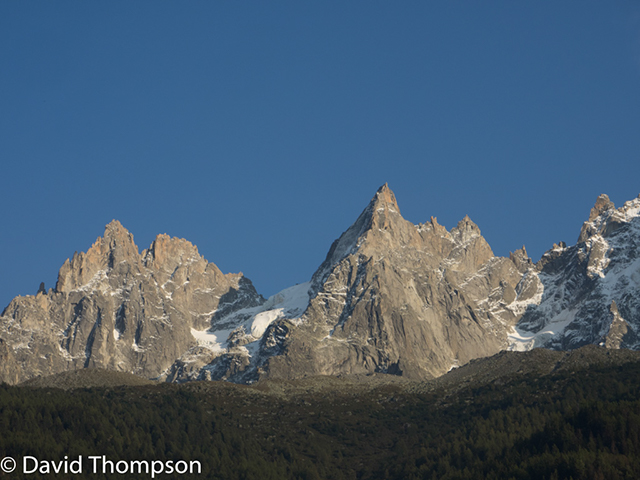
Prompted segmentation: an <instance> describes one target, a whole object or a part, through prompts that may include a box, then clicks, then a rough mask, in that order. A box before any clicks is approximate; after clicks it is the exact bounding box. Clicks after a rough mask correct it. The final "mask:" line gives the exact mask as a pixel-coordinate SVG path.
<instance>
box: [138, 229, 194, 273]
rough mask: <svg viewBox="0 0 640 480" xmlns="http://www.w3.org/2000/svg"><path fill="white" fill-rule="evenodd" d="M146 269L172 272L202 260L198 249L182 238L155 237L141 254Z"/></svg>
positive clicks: (165, 235) (164, 235) (163, 235)
mask: <svg viewBox="0 0 640 480" xmlns="http://www.w3.org/2000/svg"><path fill="white" fill-rule="evenodd" d="M142 258H143V259H144V264H145V266H146V267H153V268H155V269H158V270H165V271H167V272H169V273H171V272H173V271H174V270H175V269H176V268H178V267H179V266H185V265H188V264H190V263H194V262H202V261H204V259H203V258H202V256H201V255H200V253H199V252H198V247H196V246H195V245H193V244H192V243H191V242H189V241H188V240H185V239H184V238H176V237H170V236H169V235H167V234H164V233H163V234H160V235H158V236H156V238H155V240H154V241H153V242H152V243H151V246H150V247H149V248H148V249H147V250H145V251H143V252H142Z"/></svg>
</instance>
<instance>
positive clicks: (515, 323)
mask: <svg viewBox="0 0 640 480" xmlns="http://www.w3.org/2000/svg"><path fill="white" fill-rule="evenodd" d="M639 234H640V197H639V198H637V199H635V200H633V201H630V202H627V203H625V205H624V206H623V207H621V208H618V209H616V208H615V206H614V205H613V203H612V202H611V201H610V200H609V198H608V197H607V196H606V195H601V196H600V197H599V198H598V199H597V201H596V205H595V206H594V208H593V209H592V211H591V214H590V216H589V219H588V221H587V222H585V224H584V225H583V227H582V230H581V232H580V236H579V238H578V243H577V244H576V245H574V246H570V247H567V246H566V245H565V244H564V243H562V242H561V243H560V244H559V245H554V246H553V248H552V249H551V250H549V251H548V252H546V253H545V254H544V255H543V256H542V258H541V259H540V261H538V262H537V263H535V264H534V263H533V262H532V260H531V259H530V258H529V256H528V255H527V252H526V250H525V248H524V247H522V248H521V249H519V250H515V251H514V252H512V253H511V254H510V256H509V258H504V257H496V256H494V254H493V252H492V250H491V248H490V247H489V245H488V243H487V242H486V241H485V239H484V238H483V237H482V235H481V233H480V229H479V228H478V227H477V226H476V225H475V224H474V223H473V222H472V221H471V219H469V218H468V217H465V218H463V219H462V220H461V221H460V222H459V223H458V225H457V226H456V227H454V228H452V229H451V230H447V229H446V228H445V227H444V226H442V225H439V224H438V222H437V220H436V219H435V218H433V217H431V219H430V220H429V221H427V222H426V223H423V224H418V225H414V224H412V223H411V222H408V221H407V220H405V219H404V218H402V216H401V214H400V208H399V207H398V204H397V202H396V198H395V195H394V194H393V192H392V191H391V190H390V189H389V187H388V186H387V185H386V184H385V185H383V186H382V187H381V188H380V189H379V190H378V191H377V192H376V194H375V195H374V197H373V199H372V200H371V201H370V202H369V204H368V205H367V207H366V208H365V209H364V211H363V212H362V213H361V214H360V216H359V217H358V218H357V219H356V221H355V222H354V223H353V225H351V226H350V227H349V228H348V229H347V230H346V231H345V232H344V233H343V234H342V235H341V236H340V237H339V238H338V239H337V240H336V241H335V242H334V243H333V245H331V247H330V249H329V252H328V253H327V256H326V259H325V261H324V262H323V263H322V264H321V265H320V266H319V268H318V269H317V271H316V272H315V273H314V274H313V276H312V277H311V278H310V279H309V281H308V282H306V283H301V284H298V285H294V286H292V287H289V288H287V289H285V290H283V291H281V292H279V293H278V294H276V295H274V296H272V297H270V298H269V299H267V300H265V299H264V298H263V297H262V296H260V295H259V294H258V293H257V292H256V291H255V289H254V288H253V285H252V284H251V282H250V281H249V280H248V279H247V278H246V277H244V276H243V275H242V274H223V273H222V272H221V271H220V270H219V269H218V268H217V267H216V266H215V265H214V264H213V263H210V262H207V260H205V259H204V258H203V257H202V256H201V255H200V254H199V253H198V250H197V248H196V247H195V246H194V245H192V244H191V243H190V242H188V241H186V240H183V239H178V238H171V237H169V236H167V235H158V236H157V237H156V239H155V240H154V242H153V243H152V244H151V246H150V247H149V248H148V249H146V250H144V251H143V252H142V253H139V250H138V247H137V246H136V245H135V243H134V241H133V236H132V235H131V234H130V233H129V232H128V231H127V230H126V229H125V228H124V227H123V226H122V225H121V224H120V223H119V222H117V221H115V220H114V221H113V222H111V223H110V224H109V225H107V226H106V228H105V233H104V235H103V236H102V237H100V238H98V239H97V240H96V242H95V243H94V245H93V246H92V247H91V248H90V249H89V250H88V251H87V252H86V253H79V254H77V253H76V254H75V255H74V256H73V257H72V258H71V260H67V261H66V262H65V263H64V265H63V266H62V267H61V268H60V272H59V275H58V281H57V284H56V287H55V288H53V289H50V290H49V291H45V290H44V288H43V287H41V288H40V289H38V292H37V294H36V295H35V296H31V295H27V296H21V297H16V298H15V299H13V300H12V301H11V303H10V304H9V306H8V307H7V308H6V309H5V310H4V312H3V313H2V315H1V316H0V381H5V382H8V383H18V382H21V381H24V380H27V379H29V378H32V377H35V376H38V375H47V374H52V373H58V372H62V371H67V370H75V369H81V368H107V369H111V370H116V371H123V372H132V373H136V374H139V375H142V376H145V377H147V378H155V379H160V380H165V381H170V382H184V381H189V380H229V381H234V382H241V383H250V382H253V381H256V380H258V379H261V378H297V377H302V376H306V375H350V374H369V373H374V372H380V373H389V374H395V375H403V376H406V377H409V378H415V379H428V378H433V377H438V376H440V375H443V374H444V373H446V372H447V371H449V370H451V369H452V368H456V367H457V366H460V365H463V364H465V363H467V362H469V361H470V360H472V359H474V358H478V357H485V356H490V355H493V354H495V353H497V352H499V351H500V350H529V349H531V348H534V347H539V346H543V347H548V348H553V349H573V348H576V347H579V346H582V345H585V344H596V345H602V346H604V347H607V348H633V349H638V348H639V347H640V341H639V340H638V334H637V332H638V329H639V328H640V251H639V246H638V245H639V243H640V239H639V238H640V237H639Z"/></svg>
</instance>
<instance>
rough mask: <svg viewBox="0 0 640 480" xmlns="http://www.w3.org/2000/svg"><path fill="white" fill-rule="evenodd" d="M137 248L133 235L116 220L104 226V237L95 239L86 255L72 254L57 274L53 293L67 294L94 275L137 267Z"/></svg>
mask: <svg viewBox="0 0 640 480" xmlns="http://www.w3.org/2000/svg"><path fill="white" fill-rule="evenodd" d="M139 265H140V258H139V252H138V247H137V246H136V244H135V243H134V241H133V235H132V234H131V233H130V232H129V231H128V230H127V229H126V228H124V227H123V226H122V224H121V223H120V222H119V221H117V220H112V221H111V222H110V223H109V224H107V225H106V226H105V229H104V235H103V236H102V237H98V238H97V239H96V241H95V242H94V243H93V245H92V246H91V248H90V249H89V250H87V252H86V253H82V252H81V253H79V254H78V253H77V252H76V253H75V254H74V256H73V257H72V258H71V260H69V259H67V261H66V262H65V263H64V264H63V265H62V267H61V268H60V271H59V272H58V281H57V283H56V291H58V292H69V291H71V290H73V289H77V288H80V287H82V286H84V285H87V284H89V283H90V282H91V281H92V280H94V279H95V278H97V277H98V276H103V277H104V276H106V274H107V273H108V272H109V271H110V270H111V269H113V268H122V267H123V266H124V267H125V268H126V269H129V268H130V267H131V266H136V267H139Z"/></svg>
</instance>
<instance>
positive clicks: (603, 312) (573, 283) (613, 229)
mask: <svg viewBox="0 0 640 480" xmlns="http://www.w3.org/2000/svg"><path fill="white" fill-rule="evenodd" d="M530 275H531V277H532V278H537V281H538V282H539V284H538V287H539V290H540V295H539V299H538V300H537V301H536V302H535V304H533V305H529V306H528V307H527V309H526V312H525V313H524V315H523V317H522V319H521V320H520V321H519V323H518V326H517V331H516V333H515V335H514V336H513V338H517V340H518V341H517V342H515V343H514V345H513V346H514V347H518V348H520V349H528V348H532V347H534V346H536V347H538V346H541V347H547V348H554V349H562V350H567V349H574V348H577V347H580V346H582V345H586V344H596V345H602V346H606V347H609V348H632V349H638V347H640V343H638V329H639V328H640V197H638V198H636V199H634V200H631V201H628V202H626V203H625V204H624V205H623V206H622V207H620V208H615V206H614V204H613V203H612V202H611V201H610V200H609V198H608V197H607V196H606V195H600V197H598V199H597V201H596V204H595V206H594V207H593V208H592V209H591V213H590V215H589V219H588V220H587V221H586V222H585V223H584V225H583V226H582V229H581V232H580V235H579V237H578V242H577V244H576V245H573V246H570V247H567V246H566V245H564V244H561V245H554V247H553V248H552V249H551V250H549V251H548V252H546V253H545V254H544V255H543V256H542V258H541V259H540V261H539V262H538V263H537V264H536V265H535V268H533V269H531V272H530Z"/></svg>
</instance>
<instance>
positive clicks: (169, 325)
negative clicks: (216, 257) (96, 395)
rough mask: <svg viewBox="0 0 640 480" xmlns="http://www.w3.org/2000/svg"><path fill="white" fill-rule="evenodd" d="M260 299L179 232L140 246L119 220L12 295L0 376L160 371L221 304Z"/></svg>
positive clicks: (2, 324)
mask: <svg viewBox="0 0 640 480" xmlns="http://www.w3.org/2000/svg"><path fill="white" fill-rule="evenodd" d="M262 302H264V299H262V297H260V296H259V295H258V294H257V293H256V291H255V289H254V288H253V286H252V284H251V282H250V281H249V280H247V279H246V278H245V277H244V276H243V275H242V274H227V275H224V274H223V273H222V272H221V271H220V270H219V269H218V268H217V267H216V266H215V265H214V264H213V263H208V262H207V261H206V260H205V259H204V258H203V257H202V256H201V255H200V254H199V253H198V250H197V248H196V247H195V246H194V245H192V244H191V243H189V242H188V241H186V240H182V239H178V238H170V237H168V236H167V235H158V236H157V238H156V239H155V240H154V242H153V243H152V244H151V246H150V247H149V249H147V250H144V251H143V252H142V254H140V253H139V251H138V247H137V246H136V245H135V243H134V241H133V236H132V235H131V234H130V233H129V232H128V231H127V230H126V229H125V228H124V227H123V226H122V225H121V224H120V223H119V222H118V221H115V220H114V221H113V222H111V223H110V224H109V225H107V226H106V228H105V233H104V236H103V237H101V238H98V239H97V240H96V242H95V243H94V244H93V246H92V247H91V248H90V249H89V250H88V251H87V252H86V253H79V254H78V253H76V254H74V256H73V257H72V258H71V260H67V261H66V262H65V263H64V265H63V266H62V267H61V268H60V272H59V274H58V281H57V284H56V287H55V288H54V289H50V290H49V291H48V292H44V291H42V290H41V291H39V292H38V293H37V295H35V296H24V297H16V298H15V299H13V300H12V301H11V303H10V304H9V306H8V307H7V308H6V309H5V310H4V312H3V313H2V316H1V317H0V335H1V337H0V357H2V368H1V369H0V380H2V381H5V382H8V383H16V382H18V381H24V380H26V379H28V378H32V377H35V376H38V375H48V374H53V373H58V372H62V371H66V370H75V369H79V368H106V369H112V370H116V371H122V372H130V373H135V374H138V375H142V376H144V377H147V378H154V377H160V376H162V375H163V373H164V372H165V371H166V370H168V369H169V368H170V367H171V365H172V364H173V363H174V362H175V361H176V359H177V358H179V357H180V356H181V355H182V354H184V352H185V351H188V350H189V349H190V348H192V347H195V346H197V340H196V338H195V337H194V336H193V335H192V330H202V329H204V328H209V327H210V326H211V322H212V319H213V316H214V314H215V313H216V312H218V311H221V310H223V311H228V312H231V311H234V310H238V309H241V308H243V307H248V306H255V305H259V304H260V303H262Z"/></svg>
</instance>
